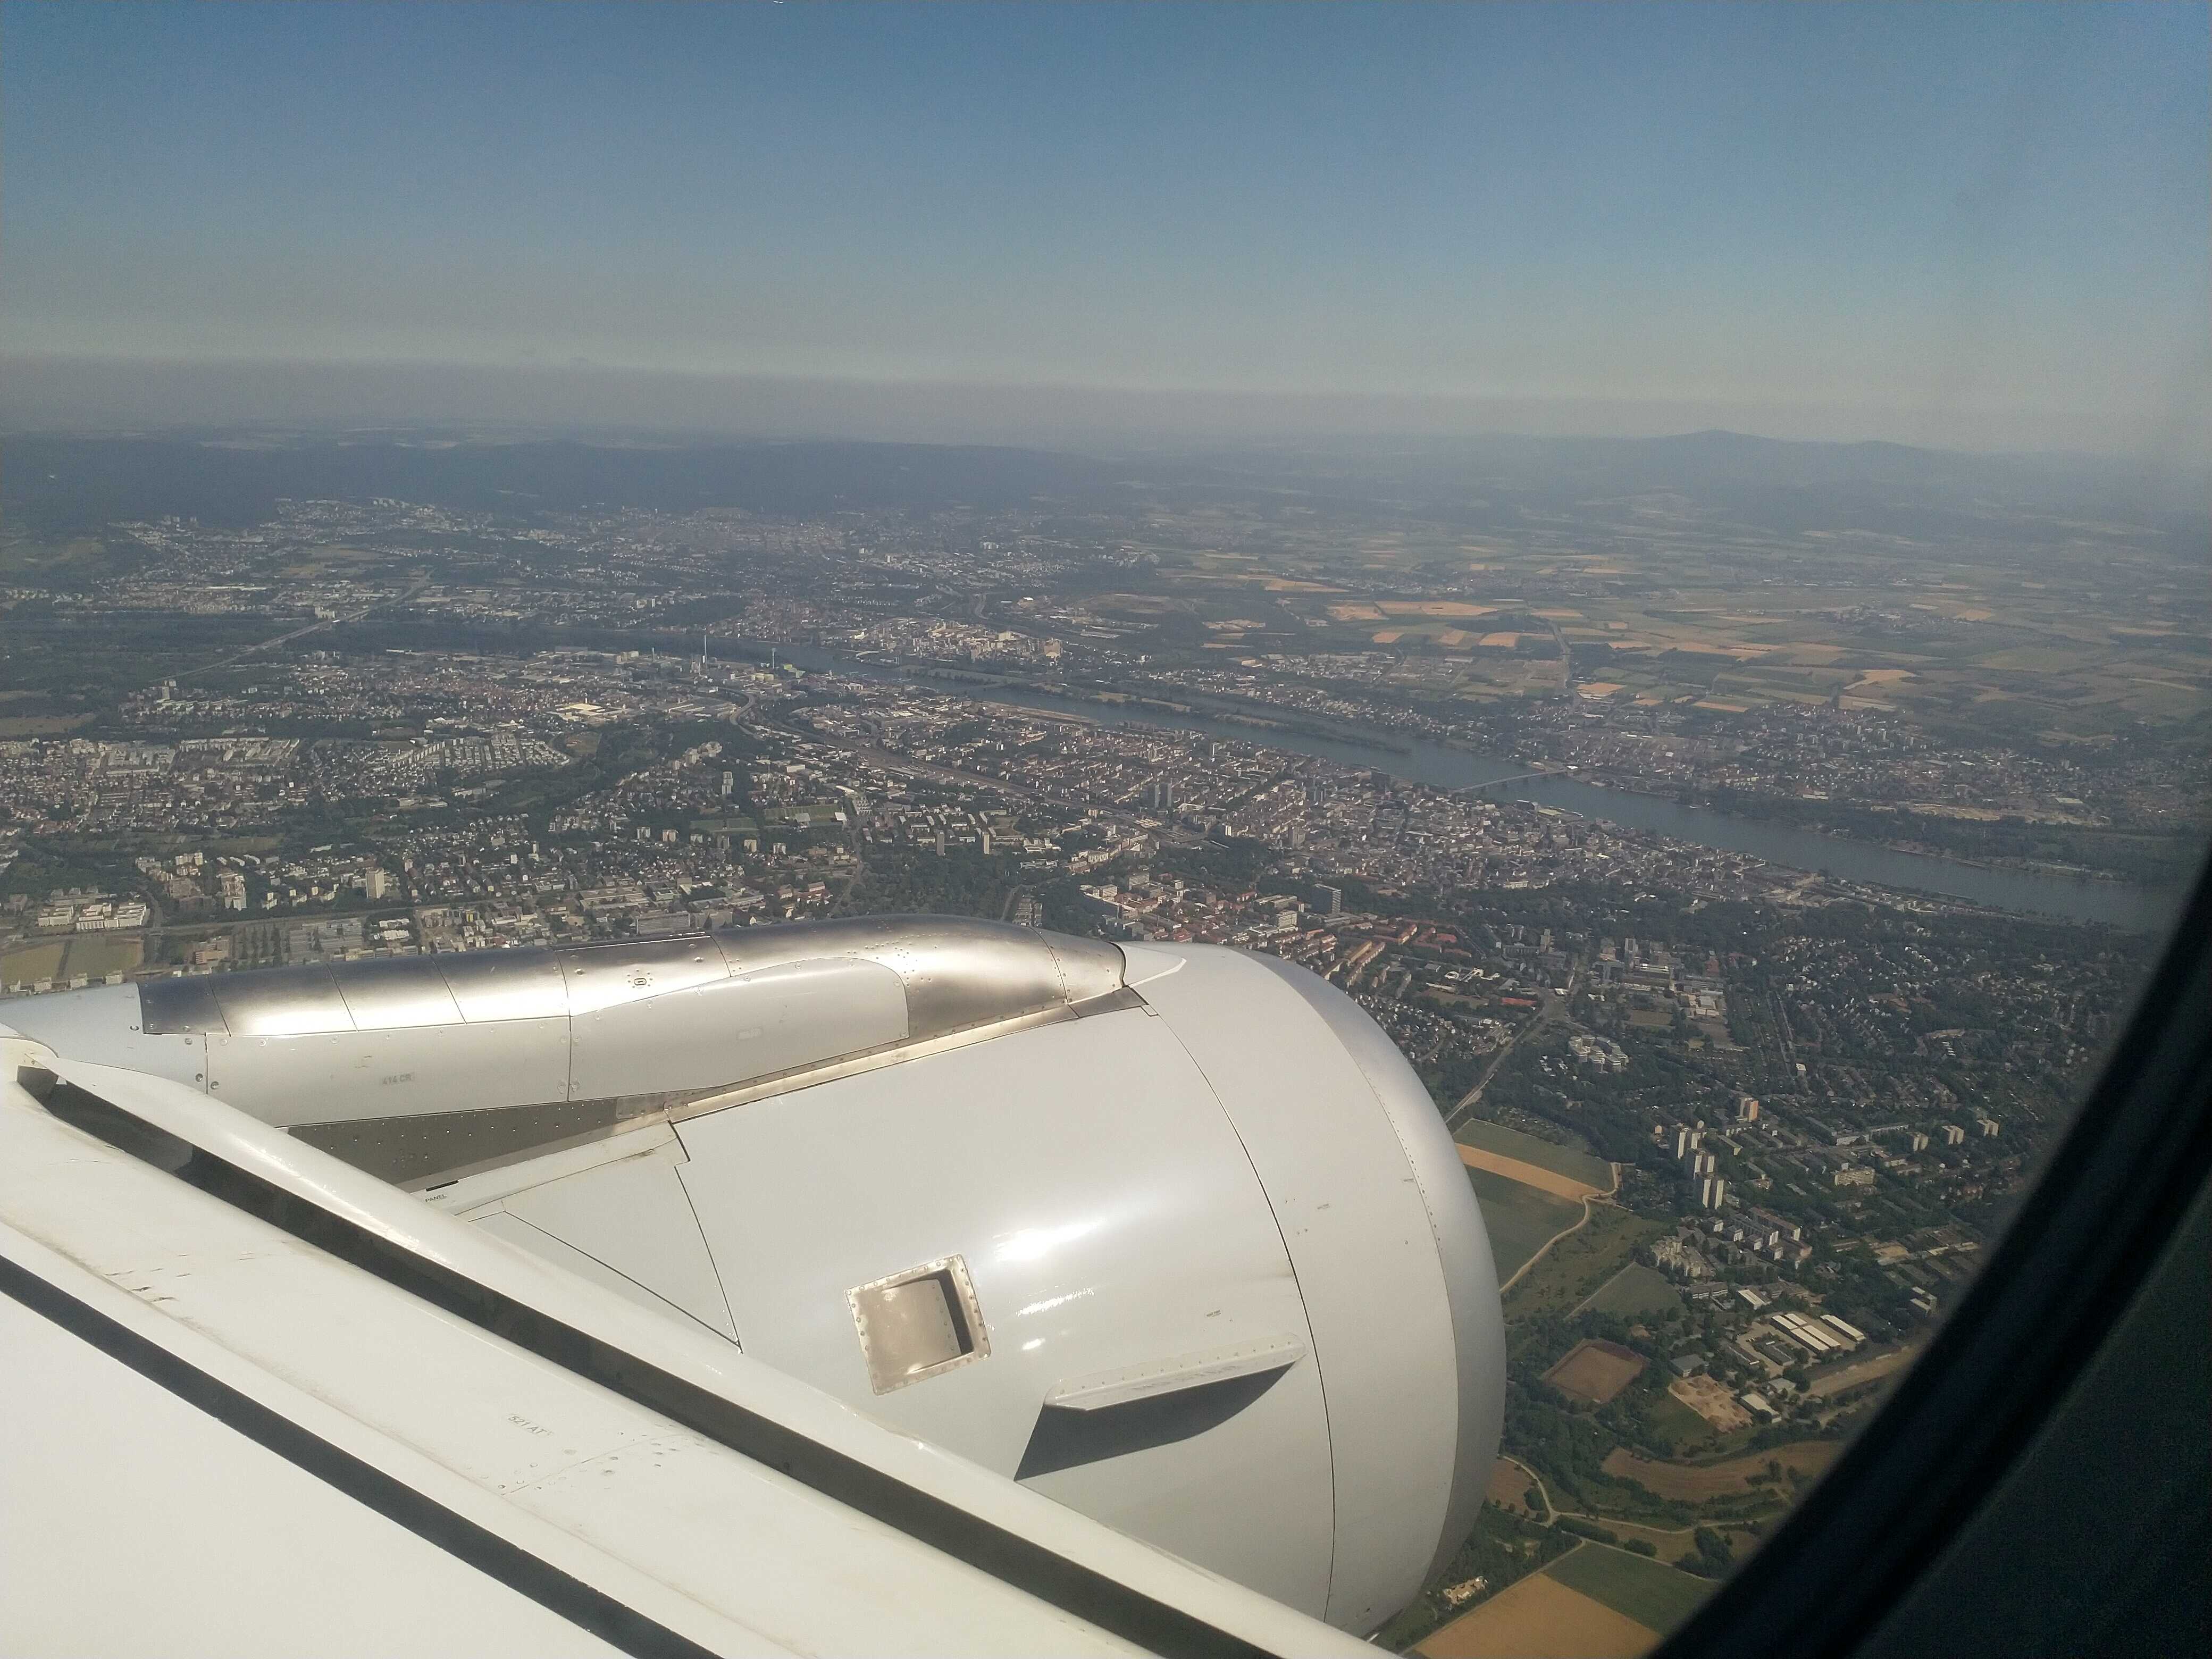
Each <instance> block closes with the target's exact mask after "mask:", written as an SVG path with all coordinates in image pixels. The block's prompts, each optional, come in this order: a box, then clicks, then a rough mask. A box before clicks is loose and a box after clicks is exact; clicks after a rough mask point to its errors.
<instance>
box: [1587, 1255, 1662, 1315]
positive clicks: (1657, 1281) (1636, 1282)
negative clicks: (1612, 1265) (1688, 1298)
mask: <svg viewBox="0 0 2212 1659" xmlns="http://www.w3.org/2000/svg"><path fill="white" fill-rule="evenodd" d="M1681 1305H1682V1298H1681V1296H1680V1293H1678V1292H1677V1291H1675V1289H1674V1286H1673V1285H1670V1284H1668V1282H1667V1276H1666V1275H1665V1274H1664V1273H1659V1272H1657V1271H1656V1270H1655V1269H1653V1268H1650V1267H1645V1266H1644V1264H1643V1263H1642V1262H1640V1261H1632V1262H1630V1263H1629V1264H1628V1265H1627V1266H1626V1267H1623V1268H1622V1269H1621V1270H1620V1272H1619V1273H1615V1274H1614V1275H1613V1277H1612V1278H1611V1279H1607V1280H1606V1281H1605V1283H1604V1284H1603V1285H1601V1286H1599V1287H1598V1290H1597V1291H1596V1293H1595V1295H1593V1296H1592V1297H1590V1298H1589V1301H1587V1302H1585V1303H1583V1305H1582V1306H1581V1307H1579V1308H1577V1309H1576V1310H1575V1311H1576V1312H1577V1313H1607V1314H1619V1315H1620V1316H1621V1317H1622V1318H1624V1319H1626V1318H1632V1317H1633V1316H1636V1315H1638V1314H1647V1313H1664V1312H1666V1311H1667V1310H1668V1309H1669V1308H1679V1307H1680V1306H1681Z"/></svg>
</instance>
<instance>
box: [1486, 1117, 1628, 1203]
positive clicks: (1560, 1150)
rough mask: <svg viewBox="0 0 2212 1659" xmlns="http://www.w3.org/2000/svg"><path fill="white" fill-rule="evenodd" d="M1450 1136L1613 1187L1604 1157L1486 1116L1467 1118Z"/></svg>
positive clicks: (1573, 1177) (1572, 1177)
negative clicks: (1557, 1142)
mask: <svg viewBox="0 0 2212 1659" xmlns="http://www.w3.org/2000/svg"><path fill="white" fill-rule="evenodd" d="M1452 1138H1453V1139H1455V1140H1456V1141H1458V1142H1459V1144H1460V1145H1461V1146H1479V1147H1480V1148H1481V1149H1482V1150H1483V1151H1484V1152H1496V1153H1497V1154H1498V1156H1499V1157H1500V1158H1519V1159H1520V1160H1521V1162H1522V1163H1523V1164H1534V1165H1535V1166H1536V1167H1537V1168H1538V1169H1540V1170H1550V1171H1551V1172H1552V1173H1553V1175H1563V1176H1566V1177H1567V1179H1568V1180H1570V1181H1579V1182H1582V1183H1583V1185H1584V1186H1586V1187H1595V1188H1597V1189H1598V1191H1600V1192H1601V1193H1603V1192H1610V1191H1612V1190H1613V1165H1612V1164H1608V1163H1607V1162H1606V1161H1605V1160H1604V1159H1603V1158H1592V1157H1591V1156H1590V1155H1589V1153H1588V1152H1577V1151H1576V1150H1575V1149H1574V1148H1573V1147H1571V1146H1553V1144H1552V1143H1551V1142H1550V1141H1548V1140H1539V1139H1536V1137H1535V1136H1534V1135H1524V1134H1522V1133H1521V1132H1520V1131H1519V1130H1518V1129H1509V1128H1507V1127H1505V1126H1504V1124H1503V1123H1492V1121H1490V1120H1489V1119H1488V1118H1481V1117H1476V1118H1469V1119H1468V1121H1466V1122H1464V1123H1462V1124H1461V1125H1460V1126H1459V1127H1458V1128H1456V1129H1455V1130H1454V1131H1452Z"/></svg>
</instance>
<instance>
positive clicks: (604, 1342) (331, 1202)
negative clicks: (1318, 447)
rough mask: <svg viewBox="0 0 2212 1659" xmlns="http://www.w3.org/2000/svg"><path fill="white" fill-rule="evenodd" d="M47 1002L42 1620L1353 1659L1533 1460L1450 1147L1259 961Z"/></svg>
mask: <svg viewBox="0 0 2212 1659" xmlns="http://www.w3.org/2000/svg"><path fill="white" fill-rule="evenodd" d="M5 1012H6V1015H7V1018H8V1023H9V1028H12V1032H11V1034H9V1035H6V1036H0V1291H4V1292H5V1295H4V1296H0V1325H4V1326H5V1327H6V1328H8V1332H9V1340H8V1349H7V1351H8V1352H9V1354H10V1355H11V1356H14V1357H20V1358H18V1359H15V1360H14V1361H11V1364H9V1366H8V1367H7V1368H6V1370H5V1372H4V1374H3V1375H4V1381H0V1410H4V1411H5V1413H6V1418H5V1420H6V1421H7V1423H8V1425H9V1429H8V1431H7V1433H6V1434H5V1436H4V1437H0V1444H4V1446H5V1447H6V1449H7V1450H6V1454H5V1476H4V1479H5V1484H6V1487H7V1490H9V1492H12V1493H21V1492H33V1493H35V1494H36V1495H37V1496H36V1501H35V1502H33V1503H31V1504H23V1503H15V1502H11V1503H10V1504H9V1505H8V1506H7V1516H6V1520H5V1522H4V1523H0V1524H4V1525H5V1526H6V1528H8V1533H7V1535H6V1536H4V1537H0V1605H6V1606H7V1607H9V1609H10V1612H9V1621H10V1623H11V1625H13V1626H15V1630H16V1631H19V1632H21V1633H22V1634H21V1638H20V1640H19V1644H21V1645H27V1647H28V1648H30V1649H32V1650H40V1651H63V1650H102V1651H147V1650H156V1649H159V1650H163V1651H179V1650H207V1651H222V1652H254V1651H261V1650H271V1651H275V1650H282V1651H284V1652H288V1653H289V1652H297V1651H301V1650H303V1647H305V1648H309V1649H313V1650H318V1651H355V1650H359V1651H379V1652H388V1651H391V1650H394V1649H395V1648H397V1647H398V1646H400V1645H401V1644H405V1645H406V1646H408V1647H410V1648H414V1649H420V1650H428V1651H435V1650H444V1649H447V1648H453V1649H459V1648H460V1647H463V1646H467V1647H470V1648H471V1649H474V1650H481V1649H482V1647H483V1644H485V1643H486V1642H492V1643H495V1644H500V1645H502V1646H520V1645H522V1644H524V1643H528V1644H531V1645H532V1648H533V1649H538V1648H542V1649H543V1650H547V1651H571V1650H573V1651H578V1652H584V1651H595V1650H601V1649H603V1648H605V1647H610V1646H611V1647H613V1648H615V1649H617V1650H621V1651H626V1652H654V1653H659V1652H693V1651H701V1652H718V1653H720V1652H740V1651H743V1652H752V1651H772V1650H788V1651H805V1652H881V1651H888V1650H896V1651H898V1652H902V1653H922V1652H937V1651H945V1652H956V1651H957V1652H963V1653H966V1652H977V1651H993V1650H1005V1651H1010V1652H1013V1651H1018V1652H1024V1653H1034V1652H1042V1651H1054V1652H1058V1651H1070V1652H1073V1651H1090V1650H1129V1649H1135V1650H1146V1651H1157V1652H1165V1653H1182V1652H1192V1653H1231V1652H1235V1653H1291V1652H1300V1653H1303V1652H1328V1651H1334V1650H1346V1649H1347V1648H1348V1647H1349V1646H1350V1645H1352V1638H1351V1637H1350V1636H1348V1635H1346V1634H1345V1633H1344V1632H1347V1631H1349V1632H1358V1633H1364V1632H1365V1631H1368V1630H1371V1629H1372V1628H1374V1627H1375V1626H1376V1625H1378V1624H1379V1623H1380V1622H1381V1621H1382V1620H1383V1619H1385V1618H1387V1617H1388V1616H1389V1614H1390V1613H1392V1612H1394V1611H1395V1609H1396V1607H1398V1606H1400V1605H1401V1604H1402V1603H1403V1602H1404V1601H1406V1600H1407V1599H1409V1598H1410V1597H1411V1595H1413V1593H1414V1592H1415V1590H1416V1589H1418V1587H1419V1583H1420V1582H1421V1581H1422V1579H1423V1577H1425V1575H1426V1574H1427V1572H1428V1571H1430V1570H1431V1567H1432V1565H1434V1564H1435V1563H1436V1562H1437V1560H1439V1559H1444V1558H1448V1556H1449V1553H1451V1552H1453V1551H1454V1550H1455V1549H1456V1547H1457V1546H1458V1544H1459V1542H1460V1541H1461V1540H1462V1538H1463V1537H1464V1535H1465V1533H1466V1530H1467V1528H1468V1525H1469V1524H1470V1523H1471V1522H1472V1519H1473V1512H1474V1504H1476V1503H1479V1501H1480V1492H1481V1484H1482V1481H1483V1480H1484V1479H1485V1478H1486V1474H1487V1472H1488V1469H1489V1467H1490V1464H1491V1462H1492V1457H1493V1456H1494V1453H1495V1446H1496V1439H1497V1434H1498V1413H1499V1409H1500V1406H1501V1401H1502V1373H1503V1363H1504V1356H1503V1345H1502V1340H1501V1339H1500V1332H1499V1329H1498V1310H1497V1291H1496V1281H1495V1276H1494V1273H1493V1272H1492V1268H1491V1266H1490V1261H1489V1255H1488V1250H1487V1244H1486V1239H1485V1237H1484V1236H1483V1232H1482V1229H1481V1225H1480V1217H1479V1215H1478V1214H1477V1213H1476V1212H1475V1210H1474V1200H1473V1196H1472V1194H1471V1193H1470V1192H1469V1190H1468V1185H1467V1183H1466V1182H1465V1179H1464V1177H1463V1176H1462V1174H1461V1172H1460V1170H1459V1167H1458V1159H1457V1158H1456V1156H1455V1153H1454V1152H1453V1151H1452V1149H1451V1147H1450V1143H1449V1138H1448V1137H1446V1136H1445V1135H1444V1133H1443V1129H1442V1127H1441V1125H1440V1124H1439V1123H1438V1121H1437V1115H1436V1113H1435V1111H1434V1109H1433V1107H1432V1106H1431V1105H1430V1103H1429V1102H1428V1099H1427V1097H1426V1095H1425V1091H1422V1090H1421V1087H1420V1085H1419V1079H1417V1078H1415V1077H1414V1076H1413V1073H1412V1072H1411V1069H1410V1067H1408V1066H1407V1065H1406V1062H1405V1061H1404V1060H1403V1058H1402V1057H1401V1056H1400V1055H1399V1054H1397V1053H1396V1051H1395V1048H1392V1046H1391V1045H1390V1044H1389V1041H1388V1039H1387V1037H1385V1036H1383V1033H1382V1032H1381V1031H1380V1030H1379V1029H1377V1028H1376V1027H1375V1026H1374V1025H1373V1024H1372V1022H1371V1021H1369V1020H1368V1019H1367V1018H1366V1016H1365V1015H1364V1013H1362V1012H1359V1011H1358V1008H1357V1007H1356V1006H1355V1005H1353V1004H1352V1003H1351V1002H1350V1001H1349V1000H1348V999H1346V998H1344V997H1342V995H1341V994H1339V993H1337V992H1336V991H1334V989H1333V988H1332V987H1328V986H1327V985H1326V984H1324V983H1323V982H1322V981H1319V980H1316V979H1315V978H1313V976H1311V975H1307V974H1304V972H1303V971H1302V970H1299V969H1292V968H1289V967H1287V966H1286V965H1285V964H1282V963H1275V962H1272V961H1271V960H1269V959H1266V958H1259V957H1246V956H1243V955H1241V954H1239V953H1236V952H1231V951H1217V950H1210V949H1207V948H1206V947H1196V946H1176V947H1171V948H1170V947H1153V946H1135V945H1132V946H1129V947H1127V950H1126V951H1121V950H1116V949H1115V947H1112V946H1110V945H1099V944H1097V942H1095V941H1083V940H1074V939H1060V938H1057V937H1055V936H1051V935H1044V934H1040V933H1036V932H1034V931H1032V930H1027V929H1018V928H1000V927H994V926H992V925H989V924H981V923H970V922H961V921H948V920H946V919H940V918H914V919H889V920H879V919H878V920H871V921H866V922H860V923H829V924H811V925H802V926H799V927H787V928H759V929H748V930H743V931H741V932H738V933H732V934H725V935H717V936H712V937H708V938H704V939H688V940H678V941H666V942H655V943H652V944H646V945H616V946H611V947H586V948H583V949H579V950H574V951H548V952H523V951H507V952H490V953H483V954H480V955H471V956H459V957H432V958H415V959H411V960H407V959H394V960H386V961H377V962H372V963H352V964H342V965H339V966H337V967H336V968H334V969H307V970H297V969H281V970H276V971H274V972H271V973H269V974H264V975H243V974H242V975H225V976H222V977H221V978H220V979H216V980H201V981H181V980H180V981H155V982H151V983H149V984H148V985H146V986H144V987H107V988H104V989H101V990H99V991H94V992H87V993H77V994H70V995H65V996H55V997H46V998H42V999H37V1000H31V1001H26V1002H19V1003H14V1004H10V1005H8V1006H7V1007H6V1010H5ZM341 1153H343V1156H341V1155H340V1154H341ZM123 1564H127V1571H126V1570H125V1569H124V1565H123ZM303 1632H304V1633H305V1639H304V1641H303ZM12 1636H13V1632H11V1638H12Z"/></svg>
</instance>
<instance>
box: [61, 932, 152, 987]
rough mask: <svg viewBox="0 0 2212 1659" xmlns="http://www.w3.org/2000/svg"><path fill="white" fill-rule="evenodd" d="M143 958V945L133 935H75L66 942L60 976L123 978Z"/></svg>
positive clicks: (143, 942)
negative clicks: (63, 965)
mask: <svg viewBox="0 0 2212 1659" xmlns="http://www.w3.org/2000/svg"><path fill="white" fill-rule="evenodd" d="M145 957H146V942H145V941H144V940H143V939H140V938H139V937H138V935H137V934H136V933H79V934H77V935H76V936H75V937H74V938H73V939H70V947H69V963H68V965H67V967H66V968H65V969H64V972H66V973H68V974H70V975H77V974H90V975H92V976H93V977H94V978H95V979H97V978H98V977H100V975H102V974H127V973H129V972H130V971H131V969H133V968H136V967H137V965H138V964H139V963H141V962H143V961H144V960H145Z"/></svg>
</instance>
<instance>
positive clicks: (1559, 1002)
mask: <svg viewBox="0 0 2212 1659" xmlns="http://www.w3.org/2000/svg"><path fill="white" fill-rule="evenodd" d="M1582 971H1583V970H1582V964H1581V963H1576V964H1575V966H1574V967H1573V968H1571V969H1569V970H1568V973H1567V990H1566V994H1565V995H1564V996H1561V995H1559V994H1557V993H1555V992H1552V991H1547V990H1543V989H1541V988H1539V989H1538V991H1537V993H1536V1000H1538V1001H1539V1002H1540V1003H1541V1004H1542V1006H1541V1007H1540V1008H1538V1009H1537V1010H1536V1017H1535V1018H1534V1019H1532V1020H1530V1021H1529V1022H1528V1024H1526V1025H1523V1026H1522V1028H1521V1029H1520V1030H1517V1031H1516V1032H1515V1033H1514V1034H1513V1036H1512V1037H1511V1038H1510V1040H1509V1041H1508V1042H1506V1044H1505V1046H1504V1048H1500V1049H1499V1050H1498V1052H1497V1053H1496V1054H1492V1056H1491V1057H1490V1064H1489V1065H1487V1066H1484V1067H1483V1068H1482V1075H1481V1076H1480V1077H1479V1078H1477V1079H1475V1080H1474V1087H1473V1088H1471V1089H1469V1090H1468V1091H1467V1092H1466V1093H1465V1094H1463V1095H1462V1096H1461V1097H1459V1100H1458V1103H1456V1104H1455V1105H1454V1106H1453V1107H1452V1109H1451V1110H1450V1111H1449V1112H1447V1113H1445V1114H1444V1127H1446V1128H1447V1129H1449V1128H1450V1127H1453V1126H1454V1125H1455V1124H1456V1123H1458V1122H1459V1121H1460V1120H1461V1119H1462V1118H1464V1117H1465V1116H1467V1115H1468V1113H1469V1112H1471V1111H1473V1110H1474V1106H1475V1103H1476V1102H1478V1101H1480V1099H1481V1098H1482V1091H1484V1090H1485V1089H1487V1088H1488V1087H1489V1086H1490V1079H1492V1078H1493V1077H1496V1076H1497V1075H1498V1067H1499V1066H1503V1065H1504V1063H1505V1057H1506V1055H1508V1054H1511V1053H1512V1052H1513V1051H1514V1050H1515V1049H1516V1048H1519V1047H1520V1046H1521V1044H1522V1042H1524V1041H1526V1040H1527V1039H1528V1036H1530V1034H1531V1033H1533V1032H1534V1031H1536V1030H1539V1029H1541V1028H1542V1027H1546V1026H1549V1025H1553V1024H1557V1023H1558V1022H1559V1020H1560V1019H1563V1018H1565V1012H1566V1008H1567V1006H1568V1005H1569V1004H1570V1003H1571V1002H1572V1001H1573V1000H1575V987H1576V985H1577V983H1578V982H1579V981H1580V980H1581V978H1582Z"/></svg>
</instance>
